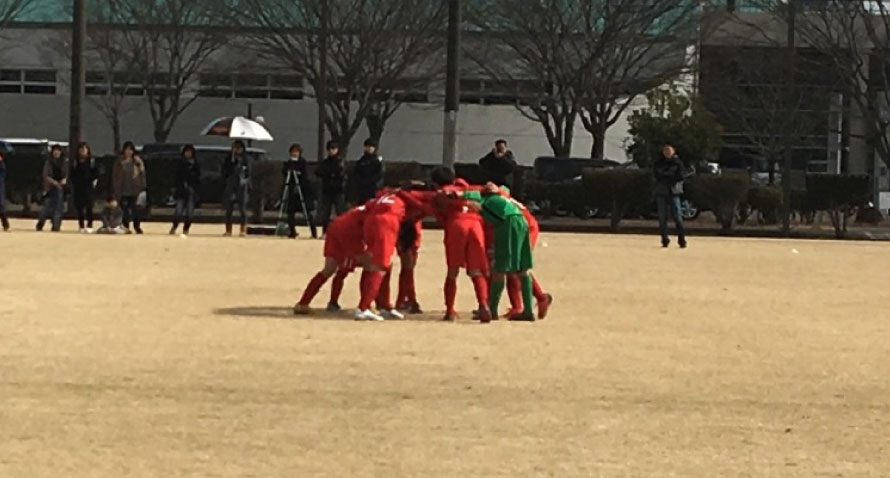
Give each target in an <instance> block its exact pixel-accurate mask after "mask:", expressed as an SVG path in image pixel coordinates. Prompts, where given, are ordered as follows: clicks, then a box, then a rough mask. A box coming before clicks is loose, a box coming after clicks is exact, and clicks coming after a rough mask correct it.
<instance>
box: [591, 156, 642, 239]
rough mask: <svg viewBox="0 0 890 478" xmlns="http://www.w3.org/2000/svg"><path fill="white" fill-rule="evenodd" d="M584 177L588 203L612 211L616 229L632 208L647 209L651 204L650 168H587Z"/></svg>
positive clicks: (611, 216) (613, 223)
mask: <svg viewBox="0 0 890 478" xmlns="http://www.w3.org/2000/svg"><path fill="white" fill-rule="evenodd" d="M582 178H583V185H584V194H585V196H586V198H587V199H586V203H587V204H590V205H592V206H593V207H595V208H598V209H600V210H604V211H609V212H610V218H611V223H610V225H611V228H612V229H613V230H617V229H618V227H619V225H620V224H621V220H622V219H624V218H625V217H626V216H627V214H628V213H629V212H631V211H645V210H646V209H647V208H649V207H650V205H651V198H652V185H653V179H652V171H651V170H648V169H585V170H584V171H583V173H582Z"/></svg>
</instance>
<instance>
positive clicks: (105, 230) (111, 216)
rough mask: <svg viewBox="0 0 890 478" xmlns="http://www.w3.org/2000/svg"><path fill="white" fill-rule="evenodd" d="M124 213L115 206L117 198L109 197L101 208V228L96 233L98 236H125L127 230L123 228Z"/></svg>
mask: <svg viewBox="0 0 890 478" xmlns="http://www.w3.org/2000/svg"><path fill="white" fill-rule="evenodd" d="M123 222H124V212H123V211H122V210H121V208H120V207H119V206H118V204H117V198H115V197H114V195H113V194H112V195H109V196H108V199H107V201H106V202H105V207H104V208H102V227H100V228H99V230H98V231H96V232H97V233H98V234H126V233H127V230H126V229H124V227H123Z"/></svg>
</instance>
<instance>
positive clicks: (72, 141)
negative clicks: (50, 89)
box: [68, 0, 87, 158]
mask: <svg viewBox="0 0 890 478" xmlns="http://www.w3.org/2000/svg"><path fill="white" fill-rule="evenodd" d="M86 34H87V0H74V15H73V17H72V19H71V104H70V107H69V110H68V112H69V120H68V157H69V158H76V157H77V145H78V143H80V141H81V138H82V137H83V95H84V83H85V82H86V76H85V75H86V74H85V73H84V66H83V52H84V40H85V38H86Z"/></svg>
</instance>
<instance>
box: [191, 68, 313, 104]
mask: <svg viewBox="0 0 890 478" xmlns="http://www.w3.org/2000/svg"><path fill="white" fill-rule="evenodd" d="M198 81H199V83H200V90H199V95H200V96H203V97H205V98H245V99H273V100H279V99H280V100H299V99H302V98H303V78H302V77H301V76H299V75H264V74H257V73H234V74H226V73H202V74H200V75H199V77H198Z"/></svg>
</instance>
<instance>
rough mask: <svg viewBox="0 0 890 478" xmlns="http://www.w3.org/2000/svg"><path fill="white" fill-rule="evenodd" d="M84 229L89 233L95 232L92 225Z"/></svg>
mask: <svg viewBox="0 0 890 478" xmlns="http://www.w3.org/2000/svg"><path fill="white" fill-rule="evenodd" d="M84 230H85V231H86V232H87V234H92V233H93V228H92V227H88V228H86V229H84Z"/></svg>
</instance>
